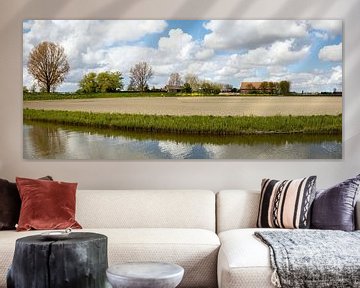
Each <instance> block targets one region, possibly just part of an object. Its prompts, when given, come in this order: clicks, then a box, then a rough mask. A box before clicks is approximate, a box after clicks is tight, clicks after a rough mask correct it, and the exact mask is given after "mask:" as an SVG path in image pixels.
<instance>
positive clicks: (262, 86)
mask: <svg viewBox="0 0 360 288" xmlns="http://www.w3.org/2000/svg"><path fill="white" fill-rule="evenodd" d="M260 90H261V91H262V92H263V93H264V94H265V93H268V92H269V83H268V82H266V81H264V82H261V84H260Z"/></svg>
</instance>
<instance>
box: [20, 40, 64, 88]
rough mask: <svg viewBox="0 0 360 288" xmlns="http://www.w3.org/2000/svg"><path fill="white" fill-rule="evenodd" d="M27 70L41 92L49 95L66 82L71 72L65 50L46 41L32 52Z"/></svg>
mask: <svg viewBox="0 0 360 288" xmlns="http://www.w3.org/2000/svg"><path fill="white" fill-rule="evenodd" d="M27 68H28V71H29V73H30V74H31V75H32V76H33V77H34V78H35V79H36V80H37V82H38V85H39V87H40V88H41V90H44V91H46V92H48V93H49V92H50V91H54V90H55V88H56V87H57V86H58V85H60V84H61V83H62V82H63V81H64V79H65V76H66V74H67V73H68V72H69V70H70V66H69V63H68V61H67V57H66V55H65V53H64V48H63V47H61V46H60V45H58V44H56V43H53V42H46V41H45V42H41V43H40V44H39V45H37V46H36V47H35V48H33V49H32V50H31V52H30V55H29V60H28V63H27Z"/></svg>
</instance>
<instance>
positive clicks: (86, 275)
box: [7, 232, 108, 288]
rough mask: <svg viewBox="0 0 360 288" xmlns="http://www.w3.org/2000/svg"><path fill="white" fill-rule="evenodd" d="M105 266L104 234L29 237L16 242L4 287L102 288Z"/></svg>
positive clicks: (105, 245)
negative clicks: (64, 237) (60, 237)
mask: <svg viewBox="0 0 360 288" xmlns="http://www.w3.org/2000/svg"><path fill="white" fill-rule="evenodd" d="M107 267H108V259H107V237H106V236H105V235H101V234H97V233H87V232H73V233H70V235H69V236H68V238H66V239H62V240H47V239H44V238H43V237H42V236H41V235H36V236H29V237H24V238H19V239H18V240H16V244H15V253H14V259H13V263H12V266H11V269H10V270H9V273H8V278H7V287H8V288H25V287H26V288H75V287H76V288H100V287H105V285H106V269H107Z"/></svg>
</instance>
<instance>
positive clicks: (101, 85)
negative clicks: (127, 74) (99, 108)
mask: <svg viewBox="0 0 360 288" xmlns="http://www.w3.org/2000/svg"><path fill="white" fill-rule="evenodd" d="M122 80H123V77H122V75H121V73H120V72H119V71H117V72H110V71H106V72H100V73H99V74H98V75H97V77H96V82H97V85H98V91H99V92H101V93H105V92H116V91H118V90H121V89H122V88H123V87H124V85H123V82H122Z"/></svg>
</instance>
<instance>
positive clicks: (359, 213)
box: [355, 199, 360, 230]
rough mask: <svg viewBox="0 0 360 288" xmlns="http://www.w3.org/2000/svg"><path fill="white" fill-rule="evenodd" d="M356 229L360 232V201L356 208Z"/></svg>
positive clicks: (359, 200)
mask: <svg viewBox="0 0 360 288" xmlns="http://www.w3.org/2000/svg"><path fill="white" fill-rule="evenodd" d="M355 222H356V223H355V229H356V230H360V199H358V200H357V202H356V206H355Z"/></svg>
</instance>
